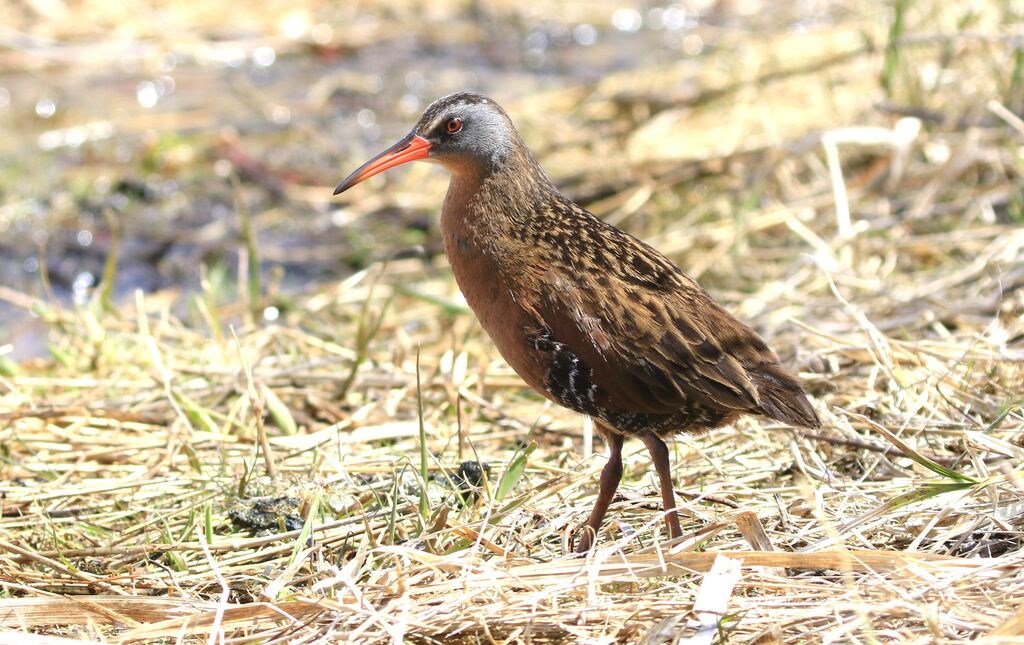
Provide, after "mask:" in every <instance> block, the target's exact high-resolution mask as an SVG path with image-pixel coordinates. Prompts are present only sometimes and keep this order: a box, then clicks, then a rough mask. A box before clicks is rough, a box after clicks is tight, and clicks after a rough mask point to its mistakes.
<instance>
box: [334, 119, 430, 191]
mask: <svg viewBox="0 0 1024 645" xmlns="http://www.w3.org/2000/svg"><path fill="white" fill-rule="evenodd" d="M429 154H430V142H429V141H427V140H426V139H424V138H423V137H421V136H419V135H416V134H413V133H411V132H410V133H409V134H408V135H406V136H405V137H403V138H402V140H401V141H399V142H398V143H396V144H395V145H393V146H391V147H390V148H388V149H387V150H385V151H384V152H382V153H380V154H379V155H377V156H376V157H374V158H373V159H370V160H369V161H367V162H366V163H364V164H363V165H362V166H359V168H358V169H357V170H356V171H355V172H354V173H352V174H351V175H349V176H348V177H346V178H345V181H343V182H341V183H340V184H338V187H337V188H335V189H334V194H335V195H340V194H341V193H343V192H345V191H346V190H348V189H349V188H351V187H353V186H355V185H356V184H358V183H359V182H361V181H363V180H365V179H369V178H370V177H373V176H374V175H376V174H378V173H382V172H384V171H385V170H387V169H388V168H394V167H395V166H398V165H401V164H404V163H406V162H409V161H416V160H417V159H425V158H426V157H427V155H429Z"/></svg>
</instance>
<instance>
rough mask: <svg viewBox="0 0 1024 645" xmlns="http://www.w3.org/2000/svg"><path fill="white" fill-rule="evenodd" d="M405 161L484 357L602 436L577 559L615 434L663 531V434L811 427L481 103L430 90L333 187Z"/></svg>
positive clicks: (648, 256) (789, 385) (804, 407)
mask: <svg viewBox="0 0 1024 645" xmlns="http://www.w3.org/2000/svg"><path fill="white" fill-rule="evenodd" d="M417 160H420V161H426V162H431V163H435V164H439V165H441V166H442V167H444V168H445V169H446V170H448V172H449V173H450V175H451V179H450V181H449V185H448V192H447V194H446V196H445V198H444V202H443V205H442V207H441V219H440V230H441V235H442V238H443V243H444V249H445V253H446V255H447V257H448V261H449V264H450V266H451V270H452V272H453V274H454V276H455V280H456V282H457V284H458V286H459V289H460V290H461V291H462V294H463V295H464V297H465V299H466V302H467V304H468V305H469V307H470V309H472V310H473V312H474V313H475V315H476V317H477V319H478V320H479V322H480V325H481V326H482V327H483V329H484V331H486V332H487V334H488V335H489V336H490V338H491V339H492V341H493V342H494V345H495V347H496V348H497V350H498V352H499V353H500V354H501V356H502V357H503V358H504V359H505V361H506V362H507V363H508V364H509V365H510V366H511V367H512V369H513V370H515V372H516V373H517V374H518V375H519V376H520V377H521V378H522V379H523V381H525V383H526V384H527V385H529V386H530V387H531V388H532V389H534V390H536V391H537V392H538V393H539V394H541V395H542V396H544V397H546V398H548V399H550V400H551V401H553V402H554V403H556V404H559V405H561V406H563V407H565V408H568V409H570V410H573V411H575V412H578V413H581V414H584V415H588V416H590V417H591V419H592V420H593V422H594V426H595V428H596V429H597V430H598V432H599V433H600V434H601V436H602V438H603V439H604V441H605V444H606V446H607V450H608V461H607V463H606V464H605V466H604V467H603V469H602V471H601V475H600V479H599V485H598V492H597V497H596V499H595V501H594V506H593V508H592V510H591V512H590V515H589V516H588V518H587V520H586V523H585V525H584V526H582V527H581V530H580V531H579V532H578V533H579V539H578V540H575V547H574V549H573V550H574V551H575V552H576V553H577V554H586V553H588V552H589V551H590V550H591V548H592V547H593V546H594V545H595V543H596V540H597V536H598V533H599V531H600V528H601V525H602V523H603V520H604V517H605V515H606V513H607V510H608V507H609V505H610V504H611V502H612V500H613V498H614V496H615V492H616V490H617V489H618V486H619V483H620V481H621V479H622V447H623V442H624V440H625V439H626V438H629V437H636V438H639V439H640V440H641V441H643V443H644V444H645V446H646V447H647V450H648V452H649V453H650V455H651V459H652V462H653V464H654V468H655V471H656V472H657V475H658V479H659V484H660V487H661V497H662V504H663V507H664V513H663V515H664V522H665V525H666V527H667V530H668V533H669V536H670V537H671V538H672V539H676V538H679V537H680V536H681V535H682V531H681V529H680V524H679V518H678V515H677V511H676V502H675V491H674V488H673V484H672V472H671V468H670V463H669V454H668V448H667V446H666V444H665V440H666V439H669V438H671V437H672V436H673V435H676V434H678V433H687V434H699V433H701V432H704V431H706V430H709V429H712V428H718V427H720V426H725V425H728V424H731V423H732V422H734V421H735V420H736V419H737V418H739V417H740V416H741V415H744V414H751V415H757V416H761V417H766V418H768V419H774V420H776V421H781V422H783V423H785V424H789V425H790V426H796V427H803V428H818V427H820V420H819V418H818V414H817V412H816V411H815V408H814V407H813V405H812V404H811V402H810V400H809V399H808V397H807V395H806V394H805V392H804V390H803V387H802V384H801V381H800V380H799V379H798V378H797V377H796V376H794V375H793V374H792V373H791V372H789V371H788V370H786V369H785V368H784V367H783V366H782V365H781V364H780V361H779V358H778V356H777V355H776V354H775V353H774V352H773V351H772V350H771V349H770V348H769V347H768V345H767V344H766V343H765V342H764V341H763V340H762V339H761V337H760V336H758V334H757V333H756V332H754V331H753V330H752V329H751V328H750V327H748V326H747V325H746V324H744V323H742V322H740V321H739V320H738V319H737V318H735V317H734V316H733V315H732V314H730V313H729V312H728V311H727V310H726V309H725V308H723V307H722V306H721V305H719V304H718V303H717V302H715V301H714V300H713V299H712V297H711V296H710V295H708V293H707V292H706V291H704V289H703V288H702V287H701V286H700V285H699V284H698V283H697V282H696V281H695V280H694V279H693V278H691V277H690V276H688V275H687V274H686V273H684V272H683V271H682V270H681V269H680V268H679V267H678V266H677V265H676V264H675V263H673V262H672V261H671V260H670V259H668V258H667V257H666V256H665V255H663V254H662V253H661V252H659V251H658V250H656V249H655V248H654V247H652V246H650V245H648V244H646V243H645V242H643V241H641V240H639V239H638V238H636V237H633V236H631V235H629V234H627V233H626V232H624V231H622V230H620V229H618V228H616V227H615V226H612V225H611V224H608V223H606V222H605V221H603V220H601V219H599V218H598V217H596V216H594V215H593V214H591V213H590V212H588V211H587V210H586V209H584V208H583V207H581V206H579V205H577V204H576V203H574V202H573V201H572V200H571V199H569V198H568V197H566V196H565V195H564V194H562V193H561V192H560V191H559V190H558V188H556V187H555V185H554V184H553V183H552V181H551V180H550V179H549V178H548V176H547V174H546V173H545V172H544V170H543V169H542V168H541V166H540V164H539V163H538V162H537V160H536V159H535V158H534V156H533V155H532V154H531V153H530V151H529V149H528V148H527V146H526V144H525V143H524V142H523V139H522V138H521V136H520V135H519V133H518V131H517V130H516V127H515V125H514V124H513V122H512V120H511V118H510V117H509V115H508V114H507V113H506V111H505V110H504V109H502V107H501V106H500V105H498V103H497V102H495V101H494V100H492V99H491V98H488V97H486V96H483V95H481V94H477V93H472V92H459V93H456V94H451V95H449V96H445V97H443V98H440V99H437V100H436V101H434V102H433V103H431V104H430V105H429V106H428V107H427V109H426V110H425V111H424V112H423V114H422V116H421V117H420V119H419V120H418V122H417V123H416V125H415V126H414V127H413V129H412V130H411V131H410V132H409V133H408V134H407V135H406V136H404V137H402V138H401V139H400V140H399V141H398V142H397V143H395V144H394V145H393V146H391V147H390V148H388V149H387V150H384V151H383V152H381V153H380V154H378V155H377V156H375V157H373V158H372V159H370V160H369V161H367V162H366V163H365V164H363V165H362V166H360V167H359V168H358V169H356V170H355V171H354V172H353V173H352V174H351V175H349V176H348V177H347V178H346V179H345V180H344V181H342V182H341V183H340V184H339V185H338V187H337V188H336V189H335V191H334V194H335V195H339V194H341V193H343V192H345V191H347V190H349V189H350V188H352V187H353V186H355V185H356V184H359V183H360V182H363V181H365V180H366V179H369V178H370V177H373V176H374V175H377V174H378V173H381V172H383V171H385V170H387V169H389V168H393V167H395V166H398V165H401V164H405V163H408V162H411V161H417ZM571 545H572V542H570V546H571Z"/></svg>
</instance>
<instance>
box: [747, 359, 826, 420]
mask: <svg viewBox="0 0 1024 645" xmlns="http://www.w3.org/2000/svg"><path fill="white" fill-rule="evenodd" d="M749 373H750V376H751V378H752V379H753V381H754V384H755V385H756V386H757V394H758V398H759V399H760V402H761V406H760V407H761V413H762V414H764V415H765V416H767V417H770V418H772V419H775V420H776V421H782V422H783V423H788V424H790V425H794V426H800V427H802V428H820V427H821V420H820V419H819V418H818V413H817V412H815V411H814V408H813V407H812V406H811V402H810V401H808V400H807V395H806V394H804V390H803V388H802V387H801V386H800V381H799V380H798V379H797V378H795V377H794V376H792V375H790V374H788V373H787V372H786V370H784V369H783V368H782V367H781V366H780V365H778V364H771V363H761V364H760V365H758V366H757V368H756V369H753V370H750V371H749Z"/></svg>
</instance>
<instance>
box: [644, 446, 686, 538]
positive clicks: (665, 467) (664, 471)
mask: <svg viewBox="0 0 1024 645" xmlns="http://www.w3.org/2000/svg"><path fill="white" fill-rule="evenodd" d="M640 438H641V439H643V441H644V444H645V445H646V446H647V451H648V452H650V453H651V461H653V462H654V469H655V470H656V471H658V479H660V480H661V503H662V504H663V505H664V506H665V524H666V525H667V526H668V534H669V536H670V537H671V538H672V539H673V540H674V539H676V538H677V537H679V536H681V535H682V534H683V531H682V529H681V528H679V517H678V516H677V515H676V494H675V492H674V491H673V490H672V468H671V467H670V466H669V463H668V447H667V446H666V445H665V442H664V441H662V440H661V438H660V437H658V435H656V434H654V433H653V432H648V433H646V434H644V435H641V437H640Z"/></svg>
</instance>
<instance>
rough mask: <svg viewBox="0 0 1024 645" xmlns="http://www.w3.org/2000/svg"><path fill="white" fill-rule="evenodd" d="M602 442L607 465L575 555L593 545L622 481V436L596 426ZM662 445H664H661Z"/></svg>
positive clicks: (602, 473) (584, 551)
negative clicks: (602, 439)
mask: <svg viewBox="0 0 1024 645" xmlns="http://www.w3.org/2000/svg"><path fill="white" fill-rule="evenodd" d="M597 427H598V430H600V432H601V434H602V436H604V441H605V443H606V444H608V463H607V464H605V467H604V469H603V470H601V487H600V488H599V489H598V491H597V500H596V501H595V502H594V509H593V510H592V511H590V517H589V518H588V519H587V525H586V526H584V527H583V532H582V535H580V541H579V542H578V543H577V544H576V553H586V552H587V551H589V550H590V547H592V546H593V545H594V542H595V540H596V538H597V532H598V530H599V529H600V528H601V522H602V521H603V520H604V514H605V513H606V512H607V511H608V506H609V505H610V504H611V503H612V498H613V497H615V491H616V489H618V487H619V481H621V480H622V435H620V434H618V433H615V432H612V431H611V429H609V428H603V427H601V426H600V425H598V426H597ZM663 445H664V444H663Z"/></svg>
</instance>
